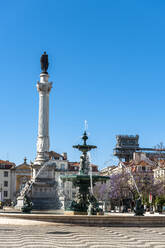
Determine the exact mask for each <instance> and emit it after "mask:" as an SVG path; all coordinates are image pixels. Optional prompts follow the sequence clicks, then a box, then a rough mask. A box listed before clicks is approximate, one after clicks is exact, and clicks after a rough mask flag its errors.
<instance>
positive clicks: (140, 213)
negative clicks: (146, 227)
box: [134, 197, 144, 216]
mask: <svg viewBox="0 0 165 248" xmlns="http://www.w3.org/2000/svg"><path fill="white" fill-rule="evenodd" d="M134 212H135V216H144V206H143V204H142V201H141V198H140V197H139V198H138V199H137V200H136V205H135V209H134Z"/></svg>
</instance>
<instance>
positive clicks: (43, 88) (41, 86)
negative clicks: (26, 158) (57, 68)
mask: <svg viewBox="0 0 165 248" xmlns="http://www.w3.org/2000/svg"><path fill="white" fill-rule="evenodd" d="M51 88H52V82H50V83H49V82H46V83H40V82H37V90H38V92H43V93H49V92H50V90H51Z"/></svg>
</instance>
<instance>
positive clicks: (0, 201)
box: [0, 183, 3, 208]
mask: <svg viewBox="0 0 165 248" xmlns="http://www.w3.org/2000/svg"><path fill="white" fill-rule="evenodd" d="M2 192H3V191H2V183H0V208H1V207H2Z"/></svg>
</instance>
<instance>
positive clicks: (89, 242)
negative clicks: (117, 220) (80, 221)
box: [0, 218, 165, 248]
mask: <svg viewBox="0 0 165 248" xmlns="http://www.w3.org/2000/svg"><path fill="white" fill-rule="evenodd" d="M9 247H11V248H13V247H15V248H18V247H19V248H24V247H28V248H32V247H33V248H42V247H43V248H51V247H52V248H54V247H55V248H65V247H66V248H70V247H79V248H88V247H89V248H104V247H105V248H111V247H112V248H119V247H120V248H125V247H127V248H128V247H134V248H136V247H151V248H165V227H159V228H154V227H153V228H140V227H139V228H138V227H129V228H128V227H127V228H122V227H86V226H75V225H67V224H57V223H56V224H55V223H45V222H41V221H31V220H22V219H10V218H9V219H7V218H0V248H9Z"/></svg>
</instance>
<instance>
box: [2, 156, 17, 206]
mask: <svg viewBox="0 0 165 248" xmlns="http://www.w3.org/2000/svg"><path fill="white" fill-rule="evenodd" d="M15 166H16V165H15V164H14V163H12V162H9V161H4V160H0V201H1V202H3V203H4V204H6V205H10V204H11V200H12V198H13V191H14V190H13V173H12V171H13V169H14V168H15Z"/></svg>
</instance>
